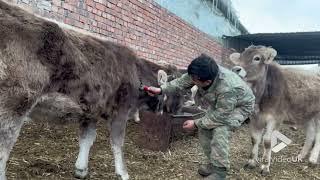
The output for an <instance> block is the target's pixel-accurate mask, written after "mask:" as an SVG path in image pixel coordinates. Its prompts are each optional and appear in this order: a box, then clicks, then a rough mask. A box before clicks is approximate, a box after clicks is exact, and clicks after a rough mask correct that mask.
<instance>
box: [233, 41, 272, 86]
mask: <svg viewBox="0 0 320 180" xmlns="http://www.w3.org/2000/svg"><path fill="white" fill-rule="evenodd" d="M276 55H277V51H276V50H274V49H273V48H270V47H265V46H249V47H248V48H246V49H245V51H243V52H242V53H241V54H240V53H232V54H231V55H230V60H231V61H232V62H233V63H234V64H235V65H236V66H234V67H233V68H232V71H233V72H235V73H237V74H238V75H239V76H241V77H242V78H243V79H244V80H245V81H247V82H248V83H252V82H256V81H259V80H260V79H261V78H262V77H265V76H266V73H267V68H266V67H267V65H268V64H270V63H271V62H272V61H273V59H274V57H275V56H276Z"/></svg>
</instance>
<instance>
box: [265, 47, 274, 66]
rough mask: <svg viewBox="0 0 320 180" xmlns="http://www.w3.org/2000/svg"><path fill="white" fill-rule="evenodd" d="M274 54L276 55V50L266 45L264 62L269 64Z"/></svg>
mask: <svg viewBox="0 0 320 180" xmlns="http://www.w3.org/2000/svg"><path fill="white" fill-rule="evenodd" d="M276 56H277V51H276V50H275V49H273V48H272V47H267V49H266V55H265V60H264V63H265V64H270V63H271V62H272V61H273V60H274V58H275V57H276Z"/></svg>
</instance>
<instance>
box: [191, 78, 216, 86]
mask: <svg viewBox="0 0 320 180" xmlns="http://www.w3.org/2000/svg"><path fill="white" fill-rule="evenodd" d="M191 78H192V82H193V83H194V84H195V85H197V86H198V87H207V86H209V85H210V84H211V83H212V81H211V80H206V81H200V80H199V77H197V76H195V75H192V76H191Z"/></svg>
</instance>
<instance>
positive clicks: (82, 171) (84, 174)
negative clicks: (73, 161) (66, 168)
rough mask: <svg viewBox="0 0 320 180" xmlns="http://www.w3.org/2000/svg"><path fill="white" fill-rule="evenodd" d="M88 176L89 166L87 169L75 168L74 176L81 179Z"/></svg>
mask: <svg viewBox="0 0 320 180" xmlns="http://www.w3.org/2000/svg"><path fill="white" fill-rule="evenodd" d="M87 176H88V168H85V169H78V168H76V169H75V172H74V177H75V178H79V179H85V178H87Z"/></svg>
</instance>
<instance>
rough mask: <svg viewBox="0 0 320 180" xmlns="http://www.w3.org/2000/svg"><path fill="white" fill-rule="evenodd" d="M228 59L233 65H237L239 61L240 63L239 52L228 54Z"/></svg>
mask: <svg viewBox="0 0 320 180" xmlns="http://www.w3.org/2000/svg"><path fill="white" fill-rule="evenodd" d="M229 59H230V60H231V62H233V63H234V64H235V65H239V63H240V53H232V54H230V56H229Z"/></svg>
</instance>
